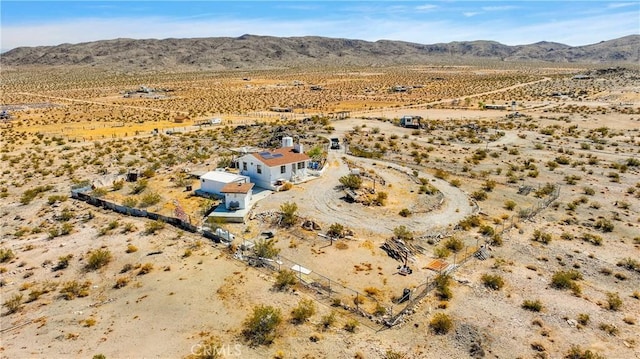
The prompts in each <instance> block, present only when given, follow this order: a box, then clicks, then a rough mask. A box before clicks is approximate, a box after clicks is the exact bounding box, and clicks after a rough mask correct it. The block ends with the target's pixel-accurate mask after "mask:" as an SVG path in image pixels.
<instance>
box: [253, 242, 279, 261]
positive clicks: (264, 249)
mask: <svg viewBox="0 0 640 359" xmlns="http://www.w3.org/2000/svg"><path fill="white" fill-rule="evenodd" d="M253 250H254V252H255V254H256V256H258V257H260V258H269V259H270V258H273V257H275V256H277V255H278V253H280V249H278V248H276V241H275V240H274V239H262V240H259V241H257V242H256V246H255V247H254V249H253Z"/></svg>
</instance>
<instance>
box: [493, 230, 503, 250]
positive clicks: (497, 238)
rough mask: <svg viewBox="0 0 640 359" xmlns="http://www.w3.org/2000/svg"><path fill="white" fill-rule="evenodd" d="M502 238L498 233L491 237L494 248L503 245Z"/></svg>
mask: <svg viewBox="0 0 640 359" xmlns="http://www.w3.org/2000/svg"><path fill="white" fill-rule="evenodd" d="M502 242H503V240H502V236H501V235H499V234H498V233H496V234H494V235H493V236H491V245H492V246H496V247H500V246H501V245H502Z"/></svg>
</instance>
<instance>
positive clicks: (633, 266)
mask: <svg viewBox="0 0 640 359" xmlns="http://www.w3.org/2000/svg"><path fill="white" fill-rule="evenodd" d="M616 265H617V266H618V267H623V268H626V269H628V270H631V271H636V272H640V261H638V260H636V259H634V258H631V257H627V258H624V259H621V260H619V261H618V263H617V264H616Z"/></svg>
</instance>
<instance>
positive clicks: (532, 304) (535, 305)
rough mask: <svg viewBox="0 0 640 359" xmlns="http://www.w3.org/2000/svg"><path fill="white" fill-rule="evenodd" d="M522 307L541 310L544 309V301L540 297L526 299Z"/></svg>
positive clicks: (534, 310)
mask: <svg viewBox="0 0 640 359" xmlns="http://www.w3.org/2000/svg"><path fill="white" fill-rule="evenodd" d="M522 308H523V309H526V310H530V311H532V312H539V311H541V310H542V302H541V301H540V300H538V299H536V300H529V299H527V300H525V301H523V302H522Z"/></svg>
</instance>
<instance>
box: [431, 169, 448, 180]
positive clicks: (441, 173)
mask: <svg viewBox="0 0 640 359" xmlns="http://www.w3.org/2000/svg"><path fill="white" fill-rule="evenodd" d="M433 176H434V177H435V178H439V179H441V180H446V179H447V178H448V177H449V173H448V172H447V171H445V170H443V169H440V168H437V169H436V172H435V173H434V174H433Z"/></svg>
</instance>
